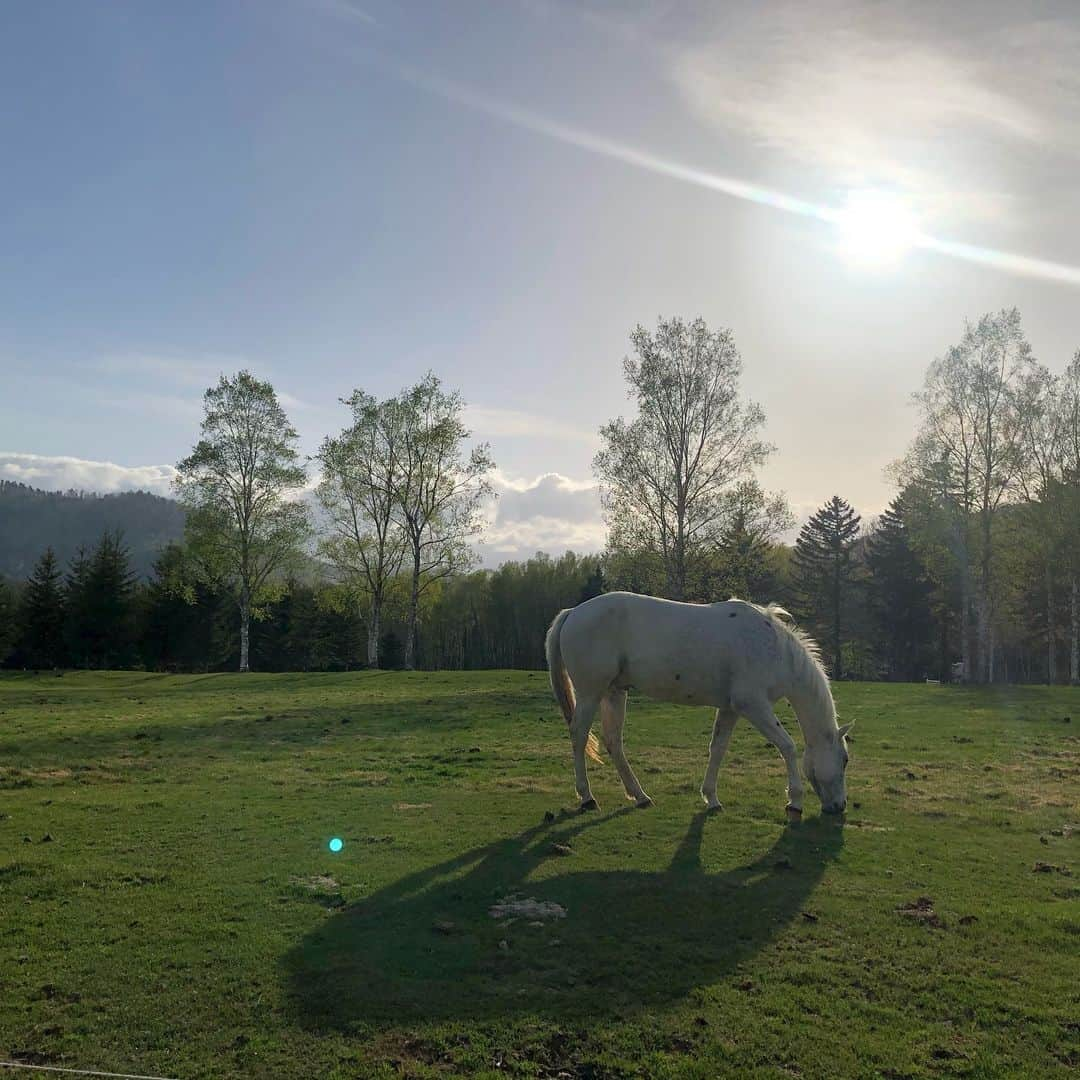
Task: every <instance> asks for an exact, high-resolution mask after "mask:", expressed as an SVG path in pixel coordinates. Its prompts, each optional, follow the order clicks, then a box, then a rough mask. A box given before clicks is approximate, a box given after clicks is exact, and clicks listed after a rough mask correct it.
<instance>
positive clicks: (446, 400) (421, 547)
mask: <svg viewBox="0 0 1080 1080" xmlns="http://www.w3.org/2000/svg"><path fill="white" fill-rule="evenodd" d="M391 408H392V409H393V411H394V412H395V413H396V417H395V420H394V423H395V424H396V425H397V430H398V431H399V432H400V455H399V462H400V465H399V469H398V473H397V475H398V479H397V491H396V495H397V497H396V500H395V501H396V503H397V506H396V510H395V513H396V515H397V517H398V520H399V522H400V524H401V528H402V530H403V532H404V534H405V549H406V559H407V562H408V565H409V568H410V574H411V577H410V590H409V605H408V622H407V627H406V634H405V657H404V664H405V667H406V668H410V669H411V668H413V667H415V665H416V645H417V628H418V625H419V613H420V598H421V595H422V594H423V593H424V591H425V590H427V589H429V588H430V587H431V586H432V585H433V584H434V583H435V582H437V581H440V580H442V579H443V578H446V577H448V576H450V575H451V574H454V573H455V572H457V571H459V570H462V569H464V568H465V567H467V566H468V565H469V563H470V561H471V559H472V553H471V552H470V551H469V548H468V545H467V542H468V541H469V540H470V539H472V538H474V537H476V536H477V535H478V534H479V533H480V532H481V531H482V529H483V525H484V520H483V516H482V510H483V505H484V503H485V501H486V500H488V499H489V498H491V496H492V495H493V490H492V487H491V484H490V483H489V482H488V480H487V474H488V473H489V472H490V471H491V470H492V469H493V468H494V467H495V463H494V462H493V461H492V460H491V455H490V453H489V450H488V447H487V445H486V444H483V445H480V446H475V447H473V448H472V450H471V451H470V452H469V454H468V456H467V457H466V456H465V453H464V449H463V446H462V444H463V443H464V442H465V440H466V439H467V438H468V437H469V432H468V430H467V428H466V427H465V425H464V423H463V422H462V419H461V412H462V409H463V408H464V403H463V402H462V400H461V395H460V394H457V393H455V392H449V391H446V390H444V389H443V387H442V383H441V382H440V381H439V379H438V378H437V377H436V376H435V375H433V374H431V373H430V372H429V373H428V374H427V375H426V376H425V377H424V378H423V379H421V380H420V382H418V383H417V384H416V385H415V386H414V387H412V388H411V389H409V390H405V391H402V393H401V394H400V396H399V397H398V398H397V399H396V401H395V402H394V403H393V405H392V406H391Z"/></svg>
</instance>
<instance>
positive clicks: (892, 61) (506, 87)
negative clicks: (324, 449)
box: [0, 0, 1080, 565]
mask: <svg viewBox="0 0 1080 1080" xmlns="http://www.w3.org/2000/svg"><path fill="white" fill-rule="evenodd" d="M1077 55H1080V6H1078V5H1077V4H1076V3H1075V2H1074V0H1062V2H1045V3H1040V2H1037V0H1036V2H1032V3H1028V4H1025V5H1017V4H1016V3H1015V2H1013V0H1009V2H1008V3H1004V2H999V0H973V2H968V3H964V2H955V3H952V4H949V5H941V4H939V3H937V2H934V3H905V2H903V0H896V2H892V3H884V2H876V0H875V2H870V0H822V2H807V0H797V2H792V3H787V2H763V0H748V2H744V3H740V2H729V3H724V4H716V3H711V2H710V3H704V2H703V3H694V2H684V3H675V2H664V0H651V2H646V0H618V2H616V0H611V2H603V0H454V2H452V3H447V2H445V0H439V2H431V3H427V2H423V0H415V2H409V3H405V2H401V0H213V2H208V0H206V2H204V0H188V2H187V3H185V4H182V5H177V4H175V3H172V2H157V0H130V2H113V0H97V2H96V3H94V4H81V3H76V2H74V0H67V2H54V0H36V2H35V3H34V4H7V5H3V6H2V7H0V93H2V95H3V100H4V101H5V102H6V103H8V107H7V108H5V109H4V110H2V111H0V478H7V479H14V480H22V481H24V482H27V483H31V484H34V485H35V486H38V487H46V488H53V487H62V488H67V487H83V488H86V489H88V490H101V491H114V490H123V489H127V488H132V487H144V488H148V489H150V490H156V491H160V492H163V493H167V492H168V485H169V481H170V477H171V466H172V465H173V464H174V463H175V462H176V461H177V460H178V459H179V458H181V457H183V456H184V455H185V454H186V453H187V452H188V451H189V449H190V447H191V445H192V444H193V442H194V441H195V439H196V438H197V435H198V424H199V419H200V415H201V395H202V392H203V390H204V389H205V388H206V387H207V386H208V385H209V384H210V383H211V382H213V381H216V378H217V376H218V375H219V374H220V373H222V372H233V371H236V370H238V369H240V368H242V367H246V368H249V369H250V370H253V371H255V372H257V373H258V374H260V375H261V376H263V377H265V378H268V379H270V380H271V381H272V382H273V384H274V385H275V387H276V388H277V390H278V392H279V395H280V396H281V399H282V401H283V403H284V404H285V406H286V409H287V411H288V412H289V414H290V416H291V418H292V420H293V421H294V423H295V425H296V426H297V428H298V430H299V431H300V433H301V437H302V443H303V448H304V450H305V451H306V452H307V453H314V451H315V450H316V448H317V446H318V443H319V441H320V439H321V438H322V436H323V435H324V434H327V433H329V432H334V431H337V430H338V429H340V428H341V427H342V426H343V425H344V423H345V421H346V411H345V409H344V408H343V407H342V406H341V405H340V404H339V399H340V398H341V397H344V396H347V395H348V394H349V393H350V392H351V390H352V389H353V388H355V387H360V388H362V389H364V390H366V391H368V392H370V393H373V394H376V395H390V394H392V393H395V392H396V391H397V390H399V389H400V388H402V387H403V386H405V385H407V384H410V383H412V382H414V381H416V380H417V379H418V378H420V377H421V376H422V375H423V374H424V373H425V372H426V371H427V370H429V369H430V370H433V371H435V372H436V373H437V374H438V375H439V376H440V377H441V378H442V379H443V380H444V382H445V383H446V384H447V385H449V386H451V387H454V388H456V389H458V390H460V391H461V393H462V395H463V397H464V399H465V400H466V401H467V402H468V411H467V420H468V423H469V425H470V427H471V429H472V432H473V435H474V437H475V439H477V440H483V441H487V442H489V443H490V444H491V451H492V455H493V457H494V458H495V460H496V462H497V465H498V470H497V473H496V476H495V483H496V487H497V489H498V490H499V492H500V499H499V500H498V503H497V505H496V508H495V509H494V510H493V511H492V522H491V525H490V528H489V530H488V534H487V537H486V540H485V542H484V545H483V546H482V548H481V554H482V557H483V559H484V561H485V562H486V563H488V564H489V565H491V564H494V563H497V562H499V561H501V560H502V559H506V558H519V557H524V556H527V555H529V554H531V553H532V552H533V551H536V550H538V549H543V550H547V551H549V552H553V553H559V552H561V551H562V550H564V549H566V548H573V549H575V550H597V549H599V548H600V547H601V546H602V545H603V538H604V528H603V521H602V517H601V512H600V506H599V500H598V496H597V491H596V488H595V484H594V481H593V476H592V469H591V462H592V457H593V455H594V453H595V452H596V449H597V447H598V445H599V442H598V437H597V429H598V428H599V427H600V425H601V424H603V423H604V422H606V421H607V420H609V419H611V418H612V417H614V416H617V415H620V414H622V415H630V414H631V409H630V405H629V403H628V401H627V399H626V394H625V386H624V383H623V380H622V371H621V367H622V360H623V357H624V356H625V355H626V353H627V351H628V349H629V337H630V333H631V331H632V330H633V328H634V326H635V325H637V324H639V323H641V324H644V325H647V326H648V325H654V324H655V322H656V320H657V319H658V318H659V317H670V316H673V315H680V316H683V317H686V318H693V317H695V316H698V315H700V316H702V317H704V318H705V320H706V321H707V322H708V323H709V324H710V325H711V326H713V327H716V328H719V327H728V328H730V329H731V330H732V332H733V334H734V337H735V341H736V344H737V346H738V348H739V350H740V352H741V355H742V358H743V362H744V374H743V389H744V393H745V395H746V396H747V397H748V398H750V399H752V400H754V401H757V402H758V403H760V404H761V406H762V407H763V409H764V411H765V414H766V417H767V424H766V428H765V436H766V438H767V439H768V440H769V441H770V442H771V443H773V444H774V445H775V446H776V448H777V449H776V453H775V454H774V455H773V457H772V459H771V460H770V461H769V463H768V464H767V465H766V467H765V468H764V469H763V470H762V472H761V479H762V482H763V483H764V484H765V486H766V487H768V488H769V489H771V490H782V491H784V492H786V494H787V496H788V499H789V500H790V502H791V505H792V507H793V509H794V511H795V513H796V516H797V518H798V519H799V520H800V521H802V520H805V518H806V517H807V516H808V514H809V513H810V512H811V511H812V510H813V509H814V508H816V507H817V506H818V505H820V504H821V503H822V502H823V501H825V500H826V499H827V498H829V497H830V496H831V495H833V494H839V495H841V496H843V497H844V498H846V499H847V500H848V501H849V502H851V503H852V504H853V505H854V506H855V508H856V509H857V510H858V511H859V512H860V513H862V514H863V515H864V517H866V518H871V517H873V516H874V515H875V514H877V513H879V512H880V511H881V510H882V509H883V508H884V507H885V506H886V505H887V503H888V501H889V499H890V497H891V496H892V494H893V490H892V486H891V484H890V481H889V479H888V476H887V467H888V466H889V464H890V463H891V462H892V461H894V460H895V459H896V458H897V457H899V456H900V455H901V454H902V453H903V452H904V449H905V447H906V445H907V443H908V441H909V439H910V438H911V435H912V432H913V428H914V424H915V419H916V418H915V415H914V412H913V410H912V409H911V407H910V405H909V401H910V397H911V394H912V393H913V392H914V391H915V390H917V389H918V388H919V386H920V384H921V381H922V378H923V374H924V372H925V370H926V367H927V365H928V364H929V363H930V361H931V360H933V358H934V357H935V356H938V355H940V354H941V353H942V352H943V351H944V350H945V349H946V348H948V346H949V345H950V344H952V343H955V342H956V341H957V340H958V339H959V337H960V336H961V334H962V332H963V328H964V323H965V320H967V319H972V320H974V319H976V318H978V316H979V315H980V314H982V313H984V312H986V311H993V310H997V309H999V308H1002V307H1012V306H1017V307H1019V308H1020V310H1021V312H1022V314H1023V318H1024V326H1025V330H1026V332H1027V336H1028V338H1029V340H1030V341H1031V343H1032V346H1033V348H1034V352H1035V355H1036V356H1037V357H1038V358H1039V359H1040V360H1042V361H1043V362H1044V363H1046V364H1047V365H1048V366H1049V367H1050V368H1051V369H1052V370H1056V371H1057V370H1061V369H1062V368H1063V367H1064V366H1065V364H1066V362H1067V361H1068V359H1069V358H1070V357H1071V356H1072V354H1073V353H1074V352H1075V351H1076V350H1077V348H1080V185H1078V184H1076V182H1075V178H1076V175H1077V168H1078V165H1080V162H1078V158H1080V65H1077V64H1076V62H1075V58H1076V56H1077ZM13 106H14V107H13ZM852 193H855V194H854V196H853V195H852ZM867 193H869V195H870V197H871V200H873V198H883V199H885V200H886V205H887V206H888V207H892V208H893V211H892V213H893V216H894V218H895V217H896V209H895V208H897V207H899V208H901V210H902V214H901V219H902V221H903V222H904V223H906V224H905V226H904V227H905V229H907V231H908V232H909V233H910V234H911V235H912V236H913V237H916V238H917V242H914V243H913V245H912V246H911V247H910V250H902V251H898V252H892V253H891V254H892V257H891V258H883V257H882V258H877V257H875V255H880V254H881V253H880V252H877V253H875V252H873V251H871V252H869V253H868V252H866V251H863V252H861V254H860V253H859V252H856V251H854V250H853V248H852V244H851V243H850V240H851V237H850V236H849V235H848V232H850V226H851V220H852V219H851V217H850V215H849V216H848V217H846V218H845V217H844V216H843V215H842V213H841V211H842V208H844V207H845V206H849V205H858V199H859V198H860V196H866V194H867ZM853 198H854V200H855V202H854V204H853V203H852V200H853ZM855 220H856V225H857V226H859V228H861V224H865V222H862V219H858V218H856V219H855ZM875 224H880V223H878V222H875V221H874V220H871V221H870V226H871V227H873V226H874V225H875ZM886 224H888V222H886ZM893 224H895V221H894V222H893ZM845 229H847V231H845ZM857 231H858V230H857ZM856 239H858V238H856ZM856 246H857V245H856ZM906 246H907V245H906V244H904V245H901V247H906Z"/></svg>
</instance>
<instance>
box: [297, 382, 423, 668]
mask: <svg viewBox="0 0 1080 1080" xmlns="http://www.w3.org/2000/svg"><path fill="white" fill-rule="evenodd" d="M343 404H345V405H348V406H349V408H350V409H351V410H352V416H353V420H352V424H351V425H350V426H349V427H347V428H346V429H345V430H344V431H343V432H342V433H341V434H340V435H339V436H338V437H337V438H326V439H324V440H323V444H322V447H321V449H320V450H319V461H320V462H321V463H322V469H323V479H322V483H320V484H319V488H318V497H319V502H320V503H321V505H322V507H323V510H325V512H326V517H327V519H328V523H329V530H330V534H329V535H328V536H326V537H325V538H324V539H323V540H322V542H321V543H320V545H319V547H320V550H321V551H322V553H323V555H324V556H325V557H326V558H327V559H329V560H330V562H331V563H333V565H334V566H335V567H336V568H337V570H338V572H339V573H340V574H341V576H342V578H343V579H344V581H345V583H346V584H347V585H348V586H350V587H351V588H352V589H353V590H354V591H355V592H357V593H359V594H362V595H364V596H365V597H366V598H367V605H368V620H367V663H368V667H371V668H377V667H378V666H379V641H380V639H381V637H382V612H383V604H384V601H385V599H386V591H387V588H388V586H389V584H390V581H391V579H392V578H393V576H394V575H395V574H396V573H397V572H398V570H399V569H400V568H401V562H402V558H403V557H404V554H405V546H406V536H405V531H404V529H403V528H402V525H401V517H400V515H399V514H398V513H397V511H398V509H399V503H398V500H399V496H400V494H401V480H402V477H401V471H402V466H403V464H404V462H403V459H402V451H403V446H402V441H403V433H402V431H401V430H400V427H399V424H400V422H401V420H402V419H403V415H404V414H403V411H402V409H400V408H398V407H397V405H396V403H394V402H385V403H382V404H380V403H379V402H377V401H376V400H375V399H374V398H373V397H371V396H370V395H368V394H365V393H363V392H362V391H360V390H354V391H353V394H352V396H351V397H349V398H346V399H345V400H344V402H343Z"/></svg>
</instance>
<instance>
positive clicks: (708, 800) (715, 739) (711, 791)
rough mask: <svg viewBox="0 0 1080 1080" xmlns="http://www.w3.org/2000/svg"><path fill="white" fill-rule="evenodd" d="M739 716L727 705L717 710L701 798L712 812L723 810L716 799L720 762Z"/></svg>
mask: <svg viewBox="0 0 1080 1080" xmlns="http://www.w3.org/2000/svg"><path fill="white" fill-rule="evenodd" d="M738 718H739V714H738V713H737V712H736V711H735V710H734V709H733V708H732V707H731V706H730V705H725V706H723V707H722V708H719V709H717V710H716V720H715V721H713V729H712V742H710V743H709V765H708V768H706V770H705V779H704V780H703V781H702V782H701V797H702V798H703V799H704V800H705V804H706V805H707V806H708V808H709V809H710V810H722V809H723V807H722V806H721V805H720V800H719V799H718V798H717V797H716V777H717V774H718V773H719V772H720V762H721V761H723V760H724V754H725V753H726V752H727V748H728V743H729V742H731V733H732V731H734V730H735V721H736V720H738Z"/></svg>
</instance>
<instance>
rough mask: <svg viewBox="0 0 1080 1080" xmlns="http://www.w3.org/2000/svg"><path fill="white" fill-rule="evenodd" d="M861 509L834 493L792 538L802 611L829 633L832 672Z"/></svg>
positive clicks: (839, 667) (836, 667)
mask: <svg viewBox="0 0 1080 1080" xmlns="http://www.w3.org/2000/svg"><path fill="white" fill-rule="evenodd" d="M859 521H860V518H859V515H858V514H856V513H855V511H854V510H853V509H852V508H851V506H850V505H849V504H848V503H846V502H845V501H844V500H843V499H841V498H840V496H839V495H834V496H833V497H832V498H831V499H830V500H829V501H828V502H827V503H826V504H825V505H824V506H823V507H822V508H821V509H820V510H818V511H817V513H815V514H814V515H813V517H811V518H810V520H809V521H808V522H807V523H806V524H805V525H804V526H803V527H802V531H801V532H800V533H799V538H798V540H796V541H795V566H794V569H795V585H796V589H797V592H798V598H799V605H798V606H799V607H800V609H801V614H802V615H803V616H804V617H806V618H807V619H809V620H810V621H811V622H812V623H813V624H815V626H817V627H819V628H821V629H822V630H824V631H825V633H826V634H827V636H828V642H829V645H828V652H829V654H830V656H831V661H832V662H831V664H830V667H831V669H832V674H833V677H834V678H837V679H841V678H843V675H844V664H843V657H842V653H841V649H842V646H843V642H844V632H845V630H846V629H847V619H848V606H849V604H848V601H849V599H850V593H851V591H852V587H853V582H854V575H855V567H854V565H853V562H852V558H851V555H852V549H853V548H854V546H855V540H856V539H857V537H858V535H859Z"/></svg>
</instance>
